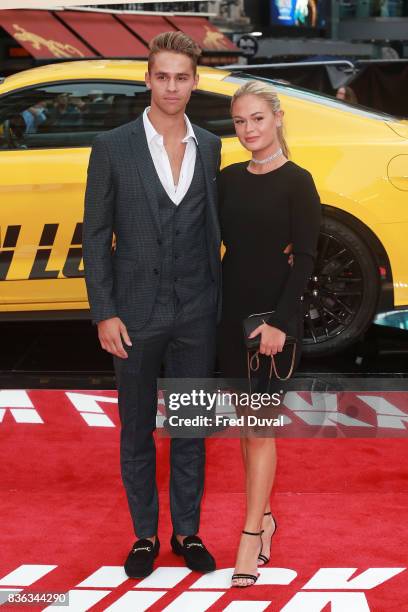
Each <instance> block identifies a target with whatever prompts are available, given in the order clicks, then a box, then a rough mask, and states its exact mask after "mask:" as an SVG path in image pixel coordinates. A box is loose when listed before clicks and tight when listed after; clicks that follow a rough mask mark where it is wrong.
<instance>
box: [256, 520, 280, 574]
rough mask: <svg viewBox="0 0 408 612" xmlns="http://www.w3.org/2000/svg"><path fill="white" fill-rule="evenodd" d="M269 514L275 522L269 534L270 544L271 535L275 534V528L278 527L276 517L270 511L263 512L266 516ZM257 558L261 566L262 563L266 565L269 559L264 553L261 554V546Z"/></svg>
mask: <svg viewBox="0 0 408 612" xmlns="http://www.w3.org/2000/svg"><path fill="white" fill-rule="evenodd" d="M269 514H270V515H271V517H272V520H273V522H274V524H275V529H274V531H273V533H272V535H271V544H270V545H271V546H272V538H273V536H274V535H275V533H276V530H277V528H278V523H277V522H276V518H275V517H274V516H273V514H272V512H265V513H264V516H268V515H269ZM258 559H259V560H260V561H262V563H261V564H260V566H261V567H263V566H264V565H266V564H267V563H269V561H270V557H267V556H266V555H263V554H262V548H261V552H260V553H259V555H258Z"/></svg>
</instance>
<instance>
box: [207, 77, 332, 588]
mask: <svg viewBox="0 0 408 612" xmlns="http://www.w3.org/2000/svg"><path fill="white" fill-rule="evenodd" d="M231 112H232V117H233V120H234V124H235V130H236V133H237V136H238V138H239V140H240V142H241V144H242V145H243V146H244V147H245V148H246V149H247V150H248V151H250V152H251V153H252V159H251V161H250V162H249V163H248V162H247V161H246V162H241V163H236V164H232V165H230V166H228V167H226V168H224V169H223V170H222V172H221V173H220V177H219V202H220V223H221V231H222V238H223V242H224V245H225V247H226V254H225V256H224V259H223V313H222V320H221V323H220V327H219V349H218V353H219V360H220V367H221V372H222V374H223V375H224V376H226V377H228V378H231V377H232V378H245V377H246V376H247V351H246V347H245V344H244V338H243V331H242V321H243V319H244V318H246V317H247V316H249V315H250V314H252V313H265V312H268V311H269V312H270V311H274V312H273V314H271V315H269V316H267V317H266V319H265V323H263V324H262V325H260V326H259V327H258V328H257V329H255V330H254V332H253V333H252V334H251V336H250V337H255V336H257V335H259V334H260V336H261V342H260V351H259V352H260V368H259V370H258V372H259V375H258V377H257V379H258V382H257V388H256V390H257V391H266V390H267V389H268V388H269V393H272V392H278V391H280V390H281V389H282V383H281V381H278V380H277V379H274V380H272V385H271V386H270V385H269V383H268V374H269V367H270V359H271V355H274V356H276V357H275V359H276V367H277V371H278V373H279V375H280V376H285V375H286V374H287V373H288V371H289V369H290V365H291V358H292V348H289V347H285V348H284V344H285V339H286V334H289V335H291V336H295V337H297V338H298V339H299V340H300V339H301V338H302V335H303V308H302V306H303V302H302V299H303V292H304V291H305V288H306V285H307V281H308V278H309V277H310V275H311V274H312V272H313V267H314V258H315V254H316V248H317V239H318V234H319V225H320V201H319V196H318V194H317V191H316V188H315V185H314V182H313V178H312V176H311V175H310V173H309V172H308V171H307V170H305V169H303V168H301V167H300V166H298V165H297V164H295V163H293V162H292V161H289V160H288V157H289V151H288V147H287V144H286V141H285V138H284V135H283V111H282V110H281V109H280V102H279V99H278V96H277V92H276V90H275V88H274V87H272V86H270V85H268V84H265V83H261V82H251V81H249V82H248V83H246V84H245V85H243V86H242V87H241V88H240V89H239V90H238V91H237V92H236V93H235V95H234V96H233V98H232V103H231ZM291 251H293V258H292V255H288V254H289V253H290V252H291ZM299 344H300V342H299V343H298V347H297V353H296V360H295V368H296V366H297V364H298V362H299V352H300V351H299ZM252 389H253V390H254V386H252ZM268 410H269V411H271V410H275V411H276V408H274V409H273V408H272V407H269V408H268ZM257 434H259V431H258V432H257ZM241 447H242V455H243V461H244V467H245V470H246V495H247V510H246V518H245V525H244V531H243V532H242V536H241V541H240V545H239V549H238V554H237V559H236V565H235V573H234V576H233V580H232V585H233V586H241V587H246V586H250V585H252V584H254V583H255V582H256V580H257V577H258V574H257V565H262V564H265V563H267V562H268V561H269V556H270V546H271V538H272V535H273V533H274V531H275V530H276V521H275V519H274V517H273V515H272V513H271V508H270V504H269V497H270V493H271V489H272V484H273V480H274V474H275V467H276V450H275V441H274V438H273V437H271V436H269V437H264V436H263V437H259V435H256V436H247V437H244V438H243V439H241Z"/></svg>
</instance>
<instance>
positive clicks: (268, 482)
mask: <svg viewBox="0 0 408 612" xmlns="http://www.w3.org/2000/svg"><path fill="white" fill-rule="evenodd" d="M242 447H243V456H244V457H245V469H246V502H247V507H246V517H245V525H244V530H245V531H251V532H258V531H260V530H261V525H262V521H263V518H264V516H263V515H264V512H266V510H265V508H266V507H267V505H268V503H269V497H270V493H271V489H272V485H273V480H274V477H275V471H276V445H275V439H274V438H260V437H259V438H258V437H249V438H245V439H244V440H243V441H242ZM260 550H261V539H260V538H259V537H256V536H249V535H245V534H242V535H241V541H240V545H239V548H238V554H237V561H236V565H235V572H234V573H237V574H254V575H256V574H257V562H258V554H259V553H260ZM251 582H252V581H251V580H247V579H244V578H242V579H238V580H234V582H233V584H234V585H235V584H237V585H242V586H245V585H246V584H251Z"/></svg>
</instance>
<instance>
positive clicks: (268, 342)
mask: <svg viewBox="0 0 408 612" xmlns="http://www.w3.org/2000/svg"><path fill="white" fill-rule="evenodd" d="M258 334H261V344H260V347H259V352H260V353H261V354H262V355H268V356H270V355H276V353H281V352H282V349H283V346H284V344H285V340H286V334H285V332H283V331H281V330H280V329H278V328H277V327H272V325H268V324H267V323H262V325H259V326H258V327H257V328H256V329H254V331H253V332H252V333H251V334H250V335H249V338H255V336H258Z"/></svg>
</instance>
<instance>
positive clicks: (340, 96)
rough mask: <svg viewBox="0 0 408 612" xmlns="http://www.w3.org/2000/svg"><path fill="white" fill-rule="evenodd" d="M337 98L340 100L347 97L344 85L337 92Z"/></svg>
mask: <svg viewBox="0 0 408 612" xmlns="http://www.w3.org/2000/svg"><path fill="white" fill-rule="evenodd" d="M336 98H338V99H339V100H345V99H346V90H345V89H344V87H339V89H338V90H337V93H336Z"/></svg>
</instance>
